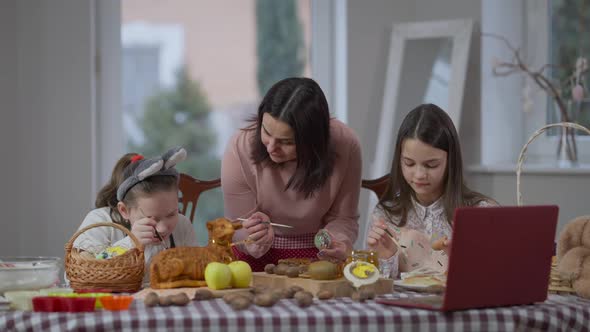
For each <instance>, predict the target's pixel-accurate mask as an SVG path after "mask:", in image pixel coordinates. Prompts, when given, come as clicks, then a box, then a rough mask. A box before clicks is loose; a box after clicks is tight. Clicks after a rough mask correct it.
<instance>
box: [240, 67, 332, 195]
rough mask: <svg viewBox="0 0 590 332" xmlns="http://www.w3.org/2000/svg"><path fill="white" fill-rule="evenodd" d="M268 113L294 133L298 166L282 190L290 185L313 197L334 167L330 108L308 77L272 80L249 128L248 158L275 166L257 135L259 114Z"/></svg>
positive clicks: (317, 87)
mask: <svg viewBox="0 0 590 332" xmlns="http://www.w3.org/2000/svg"><path fill="white" fill-rule="evenodd" d="M265 113H268V114H269V115H271V116H272V117H273V118H275V119H276V120H279V121H282V122H284V123H286V124H288V125H289V126H290V127H291V128H292V129H293V132H294V135H295V137H294V138H295V146H296V151H297V152H296V153H297V156H296V158H297V167H296V169H295V173H294V174H293V176H292V177H291V178H290V179H289V182H288V183H287V185H286V187H285V190H287V189H289V188H292V189H294V190H296V191H298V192H301V193H304V195H305V198H309V197H311V196H313V194H314V192H315V191H316V190H319V189H320V188H321V187H322V185H324V183H325V182H326V181H327V180H328V178H329V176H330V175H331V174H332V171H333V168H334V159H335V152H334V149H333V148H332V147H331V146H330V111H329V108H328V102H327V101H326V96H324V92H323V91H322V89H321V88H320V86H319V85H318V84H317V83H316V82H315V81H314V80H312V79H310V78H298V77H292V78H286V79H284V80H281V81H279V82H277V83H275V84H274V85H273V86H272V87H271V88H270V89H269V90H268V92H267V93H266V95H265V96H264V98H263V99H262V102H261V103H260V106H258V114H257V115H256V117H255V118H253V119H252V122H253V125H252V126H251V127H249V129H250V130H255V131H256V133H255V135H254V137H253V139H252V141H251V144H252V154H251V158H252V159H253V160H254V163H256V164H266V165H269V166H276V164H274V162H273V161H272V160H271V159H270V157H269V155H268V152H267V150H266V147H265V146H264V144H263V143H262V140H261V137H260V134H261V127H262V117H263V115H264V114H265Z"/></svg>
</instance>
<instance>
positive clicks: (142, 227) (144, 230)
mask: <svg viewBox="0 0 590 332" xmlns="http://www.w3.org/2000/svg"><path fill="white" fill-rule="evenodd" d="M156 225H157V222H156V221H155V220H154V219H152V218H149V217H144V218H141V219H139V220H136V221H135V222H133V224H132V225H131V233H133V235H135V237H136V238H137V239H138V240H139V242H141V243H142V244H144V245H145V244H152V243H155V242H160V240H158V238H157V237H156V231H155V227H156Z"/></svg>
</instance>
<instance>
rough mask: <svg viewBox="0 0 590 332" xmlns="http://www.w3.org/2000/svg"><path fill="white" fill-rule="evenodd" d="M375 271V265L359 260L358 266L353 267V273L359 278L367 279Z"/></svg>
mask: <svg viewBox="0 0 590 332" xmlns="http://www.w3.org/2000/svg"><path fill="white" fill-rule="evenodd" d="M374 273H375V266H373V265H372V264H364V263H362V262H358V263H357V264H356V267H355V268H354V269H352V274H353V275H354V276H355V277H357V278H362V279H366V278H368V277H370V276H372V275H373V274H374Z"/></svg>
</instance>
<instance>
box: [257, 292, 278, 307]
mask: <svg viewBox="0 0 590 332" xmlns="http://www.w3.org/2000/svg"><path fill="white" fill-rule="evenodd" d="M275 302H276V301H275V299H274V297H273V295H272V293H270V292H266V293H262V294H258V295H256V297H255V298H254V304H256V305H257V306H261V307H271V306H273V305H274V304H275Z"/></svg>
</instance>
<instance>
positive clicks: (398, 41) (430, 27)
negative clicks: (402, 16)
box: [372, 19, 473, 178]
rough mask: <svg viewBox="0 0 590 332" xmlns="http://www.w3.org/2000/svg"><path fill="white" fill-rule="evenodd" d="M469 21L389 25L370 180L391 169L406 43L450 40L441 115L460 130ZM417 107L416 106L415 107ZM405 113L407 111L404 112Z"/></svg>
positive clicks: (467, 57)
mask: <svg viewBox="0 0 590 332" xmlns="http://www.w3.org/2000/svg"><path fill="white" fill-rule="evenodd" d="M472 31H473V20H469V19H466V20H448V21H427V22H411V23H397V24H394V25H393V30H392V32H391V41H390V48H389V59H388V63H387V73H386V81H385V89H384V92H383V104H382V108H381V118H380V121H379V132H378V134H377V148H376V150H375V158H374V162H373V172H372V176H373V178H378V177H381V176H383V175H384V174H386V173H387V172H389V170H390V168H391V164H390V161H391V158H392V153H391V151H390V150H391V149H390V148H391V145H392V144H395V143H394V138H395V137H396V135H397V128H398V127H399V124H396V123H394V122H395V121H394V120H395V119H396V113H397V112H398V110H396V105H397V99H398V93H399V88H400V80H401V73H402V66H403V64H404V51H405V48H406V41H410V40H415V39H431V38H452V40H453V46H452V53H451V78H450V86H449V106H448V109H446V110H445V111H446V112H447V113H448V114H449V116H450V117H451V120H453V123H454V124H455V127H456V128H457V131H458V130H459V127H460V120H461V108H462V106H463V90H464V87H465V79H466V74H467V64H468V62H469V48H470V45H471V34H472ZM416 106H418V105H416ZM408 111H409V110H408Z"/></svg>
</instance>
